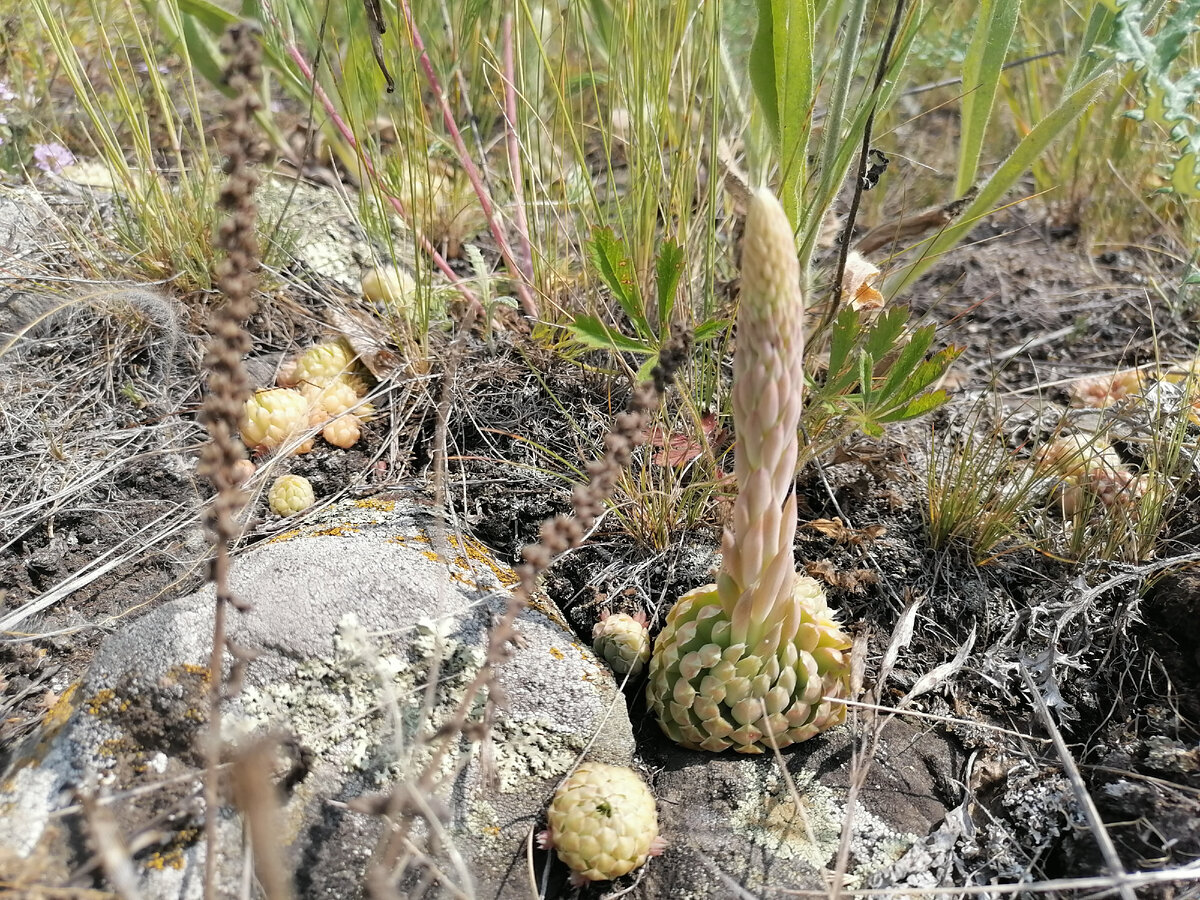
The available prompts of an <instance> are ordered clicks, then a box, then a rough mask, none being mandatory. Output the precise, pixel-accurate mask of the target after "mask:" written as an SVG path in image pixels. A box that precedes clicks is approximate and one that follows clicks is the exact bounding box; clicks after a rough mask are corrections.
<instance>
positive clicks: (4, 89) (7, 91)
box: [0, 81, 17, 103]
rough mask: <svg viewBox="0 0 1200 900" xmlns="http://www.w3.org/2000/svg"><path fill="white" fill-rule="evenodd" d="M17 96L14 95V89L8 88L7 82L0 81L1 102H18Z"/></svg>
mask: <svg viewBox="0 0 1200 900" xmlns="http://www.w3.org/2000/svg"><path fill="white" fill-rule="evenodd" d="M16 99H17V95H16V94H15V93H13V89H12V88H10V87H9V86H8V82H7V81H0V100H3V101H4V102H5V103H7V102H8V101H9V100H16Z"/></svg>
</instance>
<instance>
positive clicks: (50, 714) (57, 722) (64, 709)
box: [42, 682, 79, 731]
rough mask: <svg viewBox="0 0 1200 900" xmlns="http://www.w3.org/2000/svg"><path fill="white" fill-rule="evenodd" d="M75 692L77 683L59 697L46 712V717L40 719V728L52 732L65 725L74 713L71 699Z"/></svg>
mask: <svg viewBox="0 0 1200 900" xmlns="http://www.w3.org/2000/svg"><path fill="white" fill-rule="evenodd" d="M77 690H79V683H78V682H76V683H75V684H73V685H71V686H70V687H69V688H67V689H66V690H65V691H63V692H62V693H61V694H60V695H59V697H58V699H57V700H55V701H54V705H53V706H51V707H50V708H49V709H48V710H46V715H45V716H44V717H43V718H42V727H44V728H47V729H49V730H51V731H53V730H54V729H57V728H61V727H62V726H63V725H66V724H67V719H69V718H71V713H73V712H74V711H75V707H74V705H73V704H72V703H71V698H73V697H74V696H75V692H76V691H77Z"/></svg>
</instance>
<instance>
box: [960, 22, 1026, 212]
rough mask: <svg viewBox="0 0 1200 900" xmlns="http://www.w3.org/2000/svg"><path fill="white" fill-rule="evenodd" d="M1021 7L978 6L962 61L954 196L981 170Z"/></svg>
mask: <svg viewBox="0 0 1200 900" xmlns="http://www.w3.org/2000/svg"><path fill="white" fill-rule="evenodd" d="M1020 10H1021V0H983V2H982V3H981V4H980V6H979V12H978V14H977V15H978V18H977V19H976V25H975V33H974V34H973V35H972V36H971V44H970V46H969V47H968V48H967V56H966V59H964V60H963V101H962V133H961V135H960V137H959V142H958V178H957V180H956V181H955V184H954V196H955V197H962V196H964V195H965V194H966V193H967V191H969V190H970V189H971V185H972V184H974V183H975V176H976V174H977V173H978V172H979V156H980V153H981V152H982V150H983V139H984V137H985V135H986V133H987V125H988V121H989V120H990V119H991V117H992V107H993V106H994V105H995V102H996V87H997V85H998V84H999V83H1000V72H1001V70H1002V69H1003V68H1004V58H1005V56H1006V55H1007V54H1008V45H1009V44H1010V43H1011V42H1012V36H1013V32H1014V31H1015V30H1016V27H1017V14H1018V13H1019V12H1020Z"/></svg>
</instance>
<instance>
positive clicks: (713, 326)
mask: <svg viewBox="0 0 1200 900" xmlns="http://www.w3.org/2000/svg"><path fill="white" fill-rule="evenodd" d="M728 327H729V320H728V319H708V320H707V321H705V322H702V323H700V324H699V325H697V326H696V328H695V330H694V331H693V332H692V341H693V342H694V343H697V344H702V343H704V342H705V341H711V340H712V339H713V338H715V337H716V336H717V335H719V334H722V333H724V331H725V329H726V328H728Z"/></svg>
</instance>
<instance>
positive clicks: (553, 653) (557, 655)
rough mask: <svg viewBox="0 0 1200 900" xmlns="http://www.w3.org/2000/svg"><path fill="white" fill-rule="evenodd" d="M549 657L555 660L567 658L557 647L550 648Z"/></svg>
mask: <svg viewBox="0 0 1200 900" xmlns="http://www.w3.org/2000/svg"><path fill="white" fill-rule="evenodd" d="M550 655H551V656H553V657H554V658H555V659H566V658H567V656H566V654H565V653H563V652H562V651H561V650H559V649H558V648H557V647H551V648H550Z"/></svg>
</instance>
